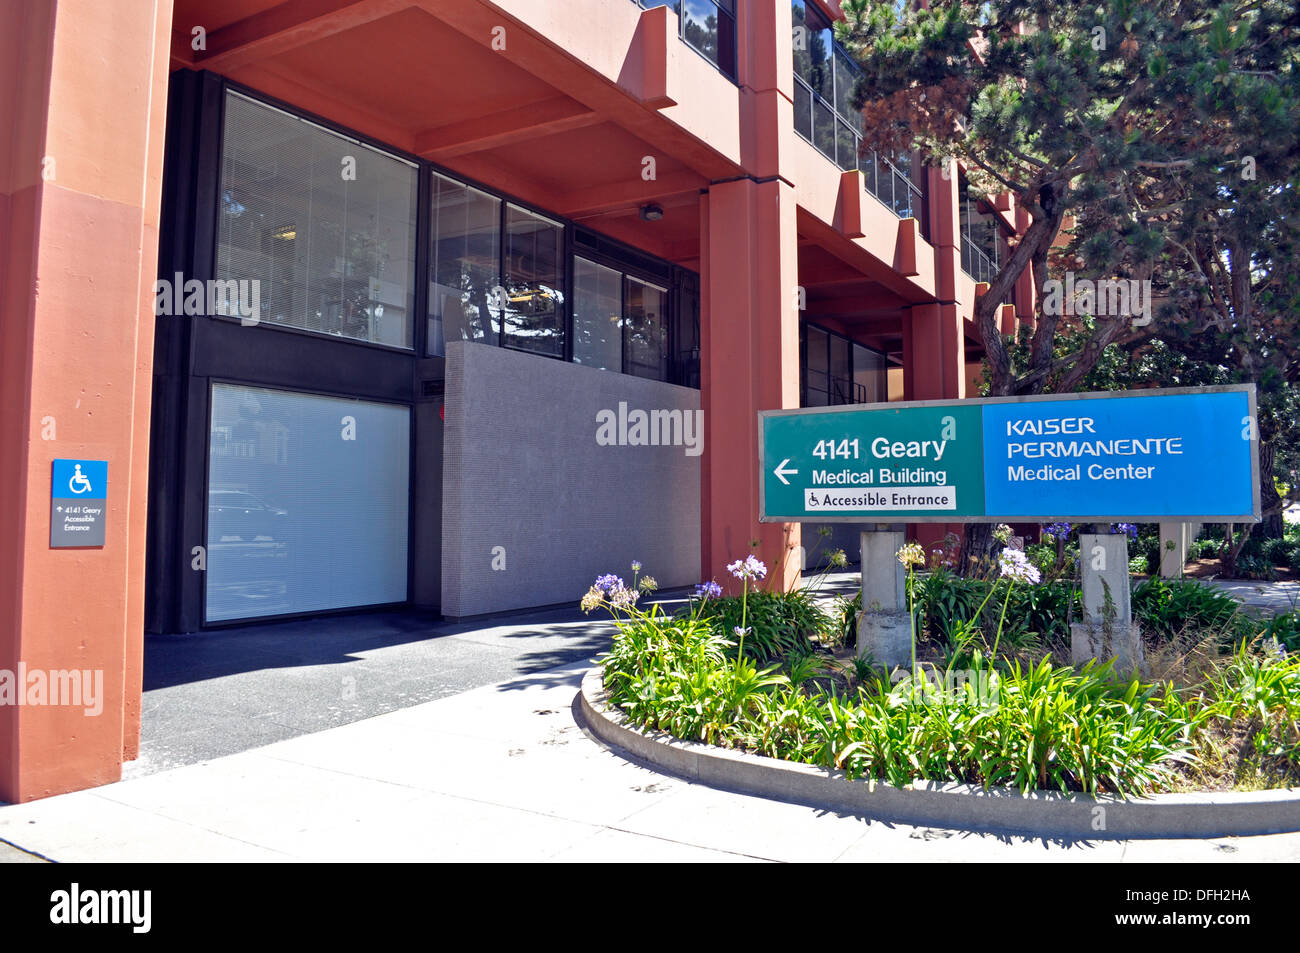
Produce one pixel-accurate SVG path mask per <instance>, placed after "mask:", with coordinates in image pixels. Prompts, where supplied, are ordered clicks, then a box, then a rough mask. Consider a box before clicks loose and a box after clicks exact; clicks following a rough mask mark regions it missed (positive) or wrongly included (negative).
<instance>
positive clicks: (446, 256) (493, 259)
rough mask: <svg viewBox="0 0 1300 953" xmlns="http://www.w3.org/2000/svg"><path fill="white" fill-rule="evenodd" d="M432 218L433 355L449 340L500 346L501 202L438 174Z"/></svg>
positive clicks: (430, 302)
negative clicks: (495, 296) (495, 301)
mask: <svg viewBox="0 0 1300 953" xmlns="http://www.w3.org/2000/svg"><path fill="white" fill-rule="evenodd" d="M431 191H432V211H431V216H430V220H429V231H430V236H429V242H430V252H431V254H430V264H429V344H428V347H429V353H430V354H434V355H443V354H445V353H446V349H445V348H444V346H443V345H444V341H446V340H451V341H484V342H487V343H491V344H496V343H497V339H496V331H495V329H494V328H493V325H492V314H491V310H490V307H489V302H490V301H491V295H492V289H493V288H495V287H496V286H497V285H498V284H499V283H500V277H499V276H498V275H497V272H498V270H499V269H500V267H501V259H500V256H501V200H500V199H498V198H496V197H495V196H492V195H488V194H487V193H486V192H480V191H478V190H477V189H472V188H470V187H469V186H467V185H462V184H461V183H459V182H456V181H454V180H452V179H448V178H446V177H444V176H441V175H437V174H436V173H435V174H434V176H433V183H432V190H431Z"/></svg>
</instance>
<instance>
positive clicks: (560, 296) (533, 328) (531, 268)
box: [501, 204, 564, 357]
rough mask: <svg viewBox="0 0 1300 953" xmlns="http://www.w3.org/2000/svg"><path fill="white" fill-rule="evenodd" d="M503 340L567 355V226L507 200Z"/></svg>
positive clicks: (515, 345)
mask: <svg viewBox="0 0 1300 953" xmlns="http://www.w3.org/2000/svg"><path fill="white" fill-rule="evenodd" d="M503 284H504V287H505V295H504V298H505V300H504V302H503V303H504V308H503V309H502V311H501V325H502V328H501V343H502V344H504V345H505V346H506V347H513V348H519V349H520V350H523V351H535V352H537V353H538V354H549V355H550V356H552V357H563V356H564V227H563V226H562V225H560V224H559V223H558V222H552V221H551V220H550V219H548V218H543V217H542V216H540V215H537V214H535V213H533V212H530V211H528V210H526V209H522V208H520V207H519V206H517V205H510V204H507V205H506V227H505V281H504V282H503Z"/></svg>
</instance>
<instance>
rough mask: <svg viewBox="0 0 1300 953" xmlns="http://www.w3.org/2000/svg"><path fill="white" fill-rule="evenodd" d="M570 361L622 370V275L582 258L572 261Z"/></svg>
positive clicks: (611, 369) (606, 368) (604, 368)
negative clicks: (571, 358) (571, 337)
mask: <svg viewBox="0 0 1300 953" xmlns="http://www.w3.org/2000/svg"><path fill="white" fill-rule="evenodd" d="M573 361H574V363H575V364H586V365H587V366H588V367H599V368H601V369H602V370H606V371H621V370H622V369H623V276H622V274H621V273H619V272H617V271H615V270H614V269H613V268H606V267H605V266H603V265H597V264H596V263H595V262H590V261H587V260H586V259H585V258H576V257H575V258H574V260H573Z"/></svg>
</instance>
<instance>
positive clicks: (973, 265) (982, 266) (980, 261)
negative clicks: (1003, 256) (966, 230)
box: [961, 235, 998, 281]
mask: <svg viewBox="0 0 1300 953" xmlns="http://www.w3.org/2000/svg"><path fill="white" fill-rule="evenodd" d="M961 270H962V271H964V272H966V274H968V275H970V276H971V277H972V278H974V279H975V280H976V281H992V280H993V276H994V275H996V274H997V273H998V263H997V261H996V260H995V259H993V258H991V257H990V256H989V255H988V254H987V253H986V252H985V251H984V249H982V248H980V247H979V246H978V245H976V244H975V243H974V242H973V241H971V240H970V238H968V237H967V236H965V235H963V236H962V237H961Z"/></svg>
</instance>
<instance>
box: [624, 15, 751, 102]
mask: <svg viewBox="0 0 1300 953" xmlns="http://www.w3.org/2000/svg"><path fill="white" fill-rule="evenodd" d="M632 2H633V3H635V4H636V5H637V6H639V7H641V8H642V9H644V10H649V9H651V8H653V7H668V8H669V9H671V10H672V11H673V12H674V13H676V14H677V22H678V24H679V30H680V32H679V34H678V35H679V36H681V38H682V42H684V43H685V44H686V45H687V46H689V47H690V48H691V49H693V50H695V52H697V53H699V54H700V55H701V56H703V57H704V58H705V59H706V60H708V61H709V62H710V63H712V64H713V65H714V67H716V68H717V70H718V71H719V72H720V73H722V75H724V76H726V77H727V78H728V79H730V80H732V81H733V82H734V81H735V79H736V0H632Z"/></svg>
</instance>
